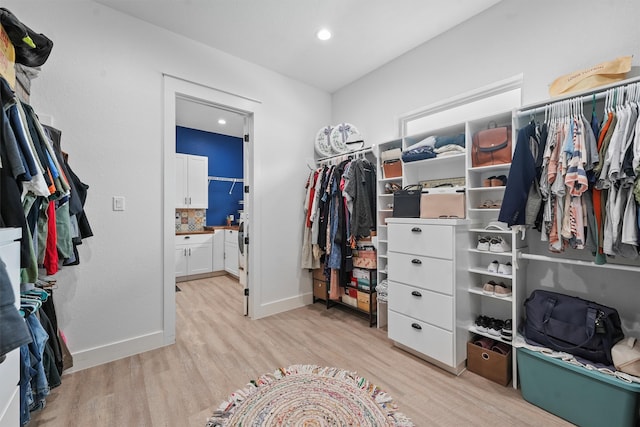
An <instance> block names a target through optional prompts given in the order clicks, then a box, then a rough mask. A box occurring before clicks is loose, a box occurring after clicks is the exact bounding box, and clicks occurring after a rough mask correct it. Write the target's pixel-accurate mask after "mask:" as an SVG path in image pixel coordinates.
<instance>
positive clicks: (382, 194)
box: [378, 193, 393, 197]
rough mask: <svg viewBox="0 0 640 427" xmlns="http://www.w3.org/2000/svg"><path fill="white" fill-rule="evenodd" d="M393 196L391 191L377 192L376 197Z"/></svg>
mask: <svg viewBox="0 0 640 427" xmlns="http://www.w3.org/2000/svg"><path fill="white" fill-rule="evenodd" d="M391 196H393V193H380V194H378V197H391Z"/></svg>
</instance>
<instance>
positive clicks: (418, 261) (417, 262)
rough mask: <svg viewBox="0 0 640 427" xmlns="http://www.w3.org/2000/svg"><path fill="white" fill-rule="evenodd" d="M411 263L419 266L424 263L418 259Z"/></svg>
mask: <svg viewBox="0 0 640 427" xmlns="http://www.w3.org/2000/svg"><path fill="white" fill-rule="evenodd" d="M411 263H412V264H418V265H419V264H422V261H420V260H419V259H417V258H414V259H412V260H411Z"/></svg>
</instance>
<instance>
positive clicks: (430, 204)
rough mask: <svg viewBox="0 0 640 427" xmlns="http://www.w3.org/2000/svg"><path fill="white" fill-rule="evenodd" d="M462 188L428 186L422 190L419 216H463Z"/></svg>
mask: <svg viewBox="0 0 640 427" xmlns="http://www.w3.org/2000/svg"><path fill="white" fill-rule="evenodd" d="M464 217H465V203H464V188H460V187H458V188H455V187H453V186H451V187H449V188H442V186H439V187H438V188H430V189H428V190H422V196H421V197H420V218H464Z"/></svg>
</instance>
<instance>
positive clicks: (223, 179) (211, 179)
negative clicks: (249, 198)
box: [208, 176, 244, 182]
mask: <svg viewBox="0 0 640 427" xmlns="http://www.w3.org/2000/svg"><path fill="white" fill-rule="evenodd" d="M208 179H209V181H226V182H243V181H244V180H243V179H242V178H227V177H224V176H210V177H208Z"/></svg>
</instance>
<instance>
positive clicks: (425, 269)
mask: <svg viewBox="0 0 640 427" xmlns="http://www.w3.org/2000/svg"><path fill="white" fill-rule="evenodd" d="M388 257H389V261H388V265H387V270H388V271H389V280H393V281H394V282H401V283H404V284H407V285H411V286H416V287H418V288H422V289H428V290H431V291H436V292H440V293H442V294H446V295H453V261H448V260H444V259H437V258H428V257H424V256H418V255H410V254H402V253H397V252H389V254H388Z"/></svg>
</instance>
